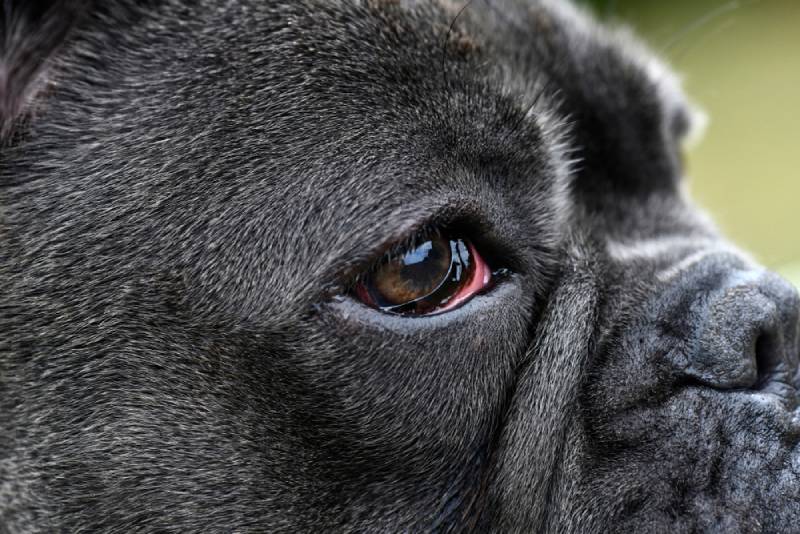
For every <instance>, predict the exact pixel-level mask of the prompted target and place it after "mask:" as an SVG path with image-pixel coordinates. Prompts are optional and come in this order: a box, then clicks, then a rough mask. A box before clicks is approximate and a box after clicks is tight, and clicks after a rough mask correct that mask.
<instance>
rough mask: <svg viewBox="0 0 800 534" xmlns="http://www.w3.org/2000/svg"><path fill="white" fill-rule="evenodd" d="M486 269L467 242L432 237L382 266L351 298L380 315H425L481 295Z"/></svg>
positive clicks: (488, 278)
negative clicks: (356, 299) (375, 310)
mask: <svg viewBox="0 0 800 534" xmlns="http://www.w3.org/2000/svg"><path fill="white" fill-rule="evenodd" d="M491 280H492V273H491V271H490V269H489V266H488V265H487V264H486V262H485V261H484V259H483V258H482V257H481V255H480V254H479V253H478V250H477V249H476V248H475V246H474V245H473V244H472V243H470V242H469V241H468V240H465V239H459V238H450V237H447V236H438V235H437V236H433V237H431V238H429V239H427V240H426V241H424V242H422V243H421V244H420V245H418V246H414V247H413V248H407V249H405V250H400V251H399V253H398V254H393V255H391V256H389V257H388V258H387V259H385V260H384V261H382V262H381V263H380V264H379V265H378V266H377V267H376V268H375V269H374V270H373V271H372V272H371V273H370V274H369V275H367V276H366V277H364V278H362V280H361V281H360V282H359V283H358V284H357V285H356V288H355V294H356V297H357V298H358V299H359V300H361V302H363V303H364V304H366V305H368V306H371V307H373V308H376V309H378V310H381V311H383V312H385V313H395V314H401V315H431V314H434V313H442V312H445V311H449V310H452V309H454V308H456V307H458V306H460V305H461V304H464V303H465V302H467V301H468V300H469V299H471V298H472V297H473V296H475V295H477V294H478V293H480V292H481V291H483V290H485V289H486V288H487V287H488V286H489V284H490V282H491Z"/></svg>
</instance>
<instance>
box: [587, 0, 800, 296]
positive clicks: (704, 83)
mask: <svg viewBox="0 0 800 534" xmlns="http://www.w3.org/2000/svg"><path fill="white" fill-rule="evenodd" d="M586 1H587V2H589V3H590V4H593V9H594V10H595V12H596V13H597V14H599V15H600V16H601V17H602V18H605V19H610V20H612V21H621V22H625V23H627V24H629V25H632V26H633V27H634V28H635V29H636V30H637V32H638V33H639V34H640V35H641V36H643V37H644V39H645V40H646V41H647V42H648V43H649V45H650V47H651V48H652V49H653V50H654V51H655V52H656V53H658V54H659V55H660V56H661V57H662V58H664V59H666V60H667V61H668V62H669V63H670V64H671V65H672V66H673V68H674V69H675V70H676V71H678V73H680V74H681V75H682V77H683V79H684V87H685V89H686V91H687V93H688V94H689V96H690V97H691V99H692V100H693V101H694V102H695V103H696V104H699V105H700V107H701V108H703V109H704V110H705V111H706V112H707V114H708V116H709V119H710V120H709V124H708V128H707V129H706V132H705V136H704V137H703V138H702V141H701V142H700V143H699V144H698V145H697V146H695V147H692V148H691V149H690V150H689V151H688V153H687V162H688V174H689V180H690V188H691V190H692V193H693V195H694V198H695V199H696V200H697V201H698V202H699V203H700V204H701V205H702V206H703V207H704V208H705V209H707V210H708V211H709V212H711V214H712V215H713V216H714V218H715V219H716V221H717V222H718V223H719V225H720V227H721V228H722V229H723V230H724V232H725V233H726V234H727V235H728V236H729V237H730V238H731V239H732V240H733V241H735V242H737V243H739V244H740V245H742V246H743V247H745V248H747V249H748V250H750V251H751V252H752V253H753V254H754V256H755V257H756V258H757V259H758V260H760V261H762V262H764V263H765V264H766V265H768V266H770V267H772V268H775V269H777V270H778V271H780V272H781V273H782V274H784V275H785V276H787V277H788V278H790V279H792V280H793V281H794V282H795V284H797V285H798V286H800V236H798V235H797V232H798V230H800V144H799V143H798V141H800V0H749V1H748V0H741V1H734V2H731V1H726V0H672V1H669V2H665V1H658V0H649V1H646V0H586Z"/></svg>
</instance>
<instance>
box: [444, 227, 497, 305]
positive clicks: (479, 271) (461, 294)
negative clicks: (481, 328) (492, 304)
mask: <svg viewBox="0 0 800 534" xmlns="http://www.w3.org/2000/svg"><path fill="white" fill-rule="evenodd" d="M467 246H468V247H469V254H470V256H471V258H472V261H473V262H474V263H475V270H474V272H473V273H472V278H471V279H470V281H469V282H468V283H467V284H466V285H465V286H464V287H463V288H461V289H460V290H459V291H458V293H456V294H455V295H453V298H451V299H450V301H449V302H448V303H447V304H446V305H444V306H442V307H441V308H439V309H437V310H436V312H435V313H442V312H446V311H450V310H452V309H454V308H457V307H459V306H461V305H462V304H464V303H466V302H467V301H468V300H469V299H471V298H472V297H474V296H475V295H477V294H479V293H480V292H481V291H483V290H484V288H486V286H488V285H489V282H491V281H492V271H491V270H490V269H489V265H487V263H486V261H485V260H484V259H483V257H481V255H480V254H479V253H478V250H477V249H476V248H475V246H474V245H473V244H472V243H470V242H468V243H467Z"/></svg>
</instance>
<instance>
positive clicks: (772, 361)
mask: <svg viewBox="0 0 800 534" xmlns="http://www.w3.org/2000/svg"><path fill="white" fill-rule="evenodd" d="M754 354H755V360H756V371H757V379H756V383H755V385H754V389H763V388H765V387H766V386H767V385H769V383H770V381H772V380H774V378H775V375H776V372H777V371H778V367H779V366H780V363H781V361H782V355H781V347H780V343H779V341H778V339H777V336H776V335H775V334H774V333H771V332H762V333H761V334H760V335H759V336H758V337H757V338H756V340H755V348H754Z"/></svg>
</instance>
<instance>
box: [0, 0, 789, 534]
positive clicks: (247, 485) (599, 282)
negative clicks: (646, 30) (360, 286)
mask: <svg viewBox="0 0 800 534" xmlns="http://www.w3.org/2000/svg"><path fill="white" fill-rule="evenodd" d="M45 4H48V5H49V4H52V6H50V7H52V9H53V10H52V11H46V10H45V11H37V10H28V8H27V7H26V6H28V7H29V6H31V5H33V4H30V3H25V2H5V3H4V4H3V5H4V17H5V18H4V20H3V23H4V24H3V28H4V31H5V34H4V36H3V42H4V43H5V45H4V46H5V48H4V54H3V56H2V61H3V63H2V66H1V67H2V70H0V72H2V73H3V75H4V76H5V78H3V79H2V80H1V81H2V85H0V88H2V90H3V91H4V93H3V94H2V98H1V99H0V134H2V136H3V144H2V148H0V150H1V152H0V210H1V211H0V215H1V216H2V220H0V236H2V250H1V251H0V280H1V281H2V284H0V287H2V289H0V332H1V333H2V334H0V532H3V533H14V534H16V533H21V532H25V533H28V532H31V533H35V532H231V531H233V532H298V531H308V532H322V531H344V532H379V531H414V532H417V531H437V532H463V531H479V532H482V531H497V532H545V531H546V532H695V531H710V532H793V531H800V528H798V527H797V526H796V524H797V520H798V518H800V455H798V453H797V444H798V440H800V417H798V415H799V414H800V412H798V411H797V395H796V387H797V385H798V377H797V360H798V356H799V355H800V349H798V315H799V313H800V312H798V310H800V300H799V299H798V296H797V293H796V292H795V291H794V290H793V289H791V288H790V286H789V285H788V284H787V283H786V282H784V281H782V280H780V279H779V278H777V277H776V276H774V275H771V274H769V273H766V272H765V271H763V270H762V269H760V268H759V267H758V266H757V265H755V263H753V262H752V261H751V260H749V259H748V258H747V257H746V256H745V255H743V254H742V253H740V252H739V251H737V250H736V249H735V247H733V246H732V245H730V244H729V243H727V242H725V241H724V240H723V239H722V238H721V237H720V236H719V234H718V232H717V231H716V230H715V228H714V227H713V225H712V224H711V223H710V222H709V221H708V220H707V218H706V217H705V216H704V215H703V214H702V213H701V212H699V211H698V210H697V209H696V208H695V207H694V206H693V205H692V204H691V202H690V201H689V200H688V199H687V198H686V195H685V194H684V193H683V185H682V169H681V167H680V163H679V157H678V151H679V148H678V147H679V146H680V143H681V140H682V138H683V137H684V136H685V135H687V132H688V131H689V130H690V129H691V126H692V125H691V116H692V113H691V109H690V107H689V106H688V105H687V104H686V102H685V99H684V98H683V96H682V94H681V92H680V88H679V84H678V83H677V82H676V80H675V77H674V76H673V75H672V74H670V72H669V70H668V69H666V68H665V67H664V66H663V65H662V64H661V63H659V62H658V61H657V60H655V59H653V57H652V56H651V55H650V54H649V53H648V52H647V51H646V50H645V49H644V47H642V46H641V45H640V44H638V42H637V41H636V40H635V39H634V38H633V37H631V35H630V34H629V32H628V31H627V30H625V29H619V28H617V29H614V28H611V29H609V28H604V27H601V26H599V25H597V24H596V23H595V22H593V21H592V19H591V17H589V16H588V15H586V14H585V13H583V12H582V11H581V10H579V9H577V8H575V7H574V6H572V5H570V4H566V3H560V2H556V1H549V0H548V1H545V0H542V1H536V0H506V1H502V2H500V1H490V0H475V1H473V2H471V3H470V4H469V5H468V6H466V8H465V9H462V8H464V7H465V6H464V4H463V3H461V2H449V1H442V2H435V1H391V0H364V1H356V0H335V1H328V0H302V1H297V2H277V1H257V0H231V1H224V2H223V1H216V0H202V1H199V2H185V1H183V0H153V1H150V2H133V1H130V2H129V1H128V0H109V1H108V2H84V3H73V4H70V3H67V2H50V3H47V2H44V3H43V4H42V5H45ZM36 5H39V4H38V3H37V4H36ZM42 13H46V16H44V18H43V15H42ZM9 14H13V16H10V15H9ZM53 25H55V26H53ZM24 28H39V29H40V30H42V31H44V29H45V28H47V29H48V33H47V35H48V36H51V37H50V38H49V39H46V40H44V41H43V40H42V39H40V38H38V37H37V38H34V37H32V36H33V35H37V36H41V35H43V34H42V33H36V32H33V33H31V32H28V31H23V29H24ZM9 50H10V51H12V52H13V51H17V52H13V53H9ZM21 50H37V51H38V55H37V56H36V57H35V60H34V61H33V62H32V63H26V62H25V61H26V60H25V58H26V57H30V56H27V55H25V54H21V53H19V52H18V51H21ZM15 72H20V73H23V74H21V75H19V76H9V75H8V73H15ZM426 226H434V227H438V226H445V227H448V226H449V227H458V228H459V229H461V230H462V231H464V232H465V233H466V234H468V236H469V238H470V239H472V240H473V241H474V242H475V243H476V244H477V246H478V247H479V248H480V249H481V250H483V251H487V254H489V253H490V255H491V257H492V258H493V261H495V262H496V263H497V264H499V265H498V266H501V267H506V268H508V269H509V270H510V271H511V273H512V274H511V276H510V277H509V278H508V279H505V280H503V281H502V282H501V283H500V284H498V285H497V286H496V287H495V288H494V289H493V290H492V291H490V292H488V293H486V294H484V295H481V296H479V297H477V298H475V299H473V300H471V301H470V302H469V303H467V304H466V305H464V306H462V307H461V308H458V309H456V310H454V311H452V312H449V313H445V314H441V315H437V316H433V317H426V318H404V317H395V316H390V315H385V314H381V313H379V312H377V311H375V310H372V309H370V308H367V307H365V306H364V305H362V304H360V303H358V302H356V300H355V299H354V298H353V297H352V296H350V294H349V290H350V288H351V287H352V283H353V280H354V279H355V277H356V276H357V275H358V274H359V273H360V272H362V271H363V270H365V269H367V268H369V266H370V265H371V264H372V263H374V262H375V261H376V259H377V258H379V257H380V255H381V253H382V252H383V251H384V250H385V249H386V248H387V246H390V245H391V244H393V243H396V242H398V241H401V240H403V239H404V238H406V237H408V235H410V234H412V233H413V232H415V231H416V230H418V229H420V228H423V227H426Z"/></svg>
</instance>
